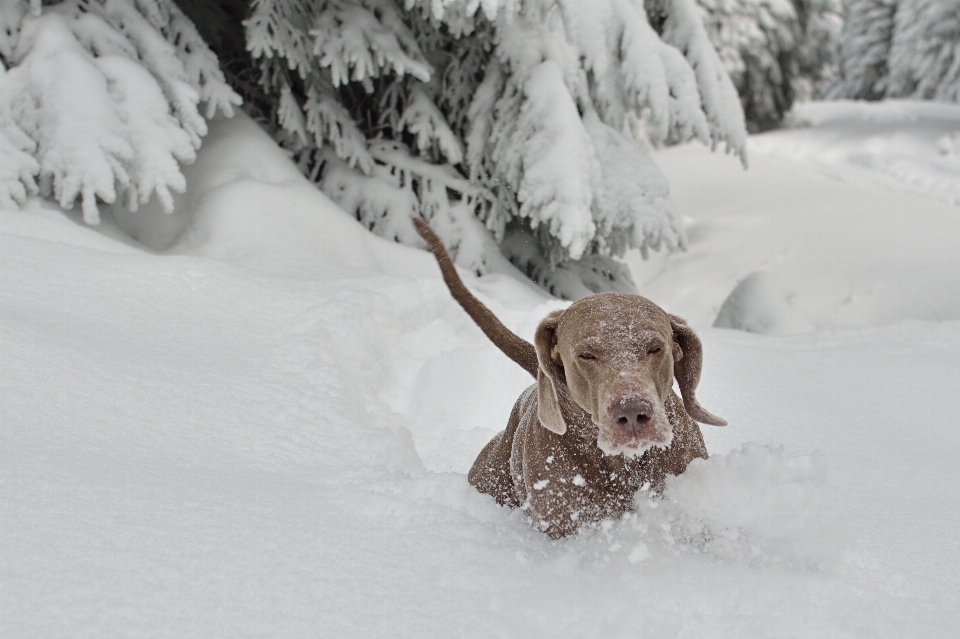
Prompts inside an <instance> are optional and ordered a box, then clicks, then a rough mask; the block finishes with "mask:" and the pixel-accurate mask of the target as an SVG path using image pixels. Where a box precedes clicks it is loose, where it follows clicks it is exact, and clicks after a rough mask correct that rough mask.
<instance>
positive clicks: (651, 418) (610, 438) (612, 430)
mask: <svg viewBox="0 0 960 639" xmlns="http://www.w3.org/2000/svg"><path fill="white" fill-rule="evenodd" d="M606 412H607V415H606V419H603V420H602V421H603V423H601V424H598V426H599V430H600V432H599V434H598V437H597V445H598V446H599V447H600V450H602V451H603V452H605V453H607V454H608V455H618V454H621V453H623V454H625V455H627V456H628V457H633V456H637V455H641V454H643V453H644V452H645V451H646V450H647V449H649V448H651V447H653V446H669V445H670V442H671V441H672V440H673V429H672V428H671V427H670V421H669V420H668V419H667V415H666V412H665V411H664V409H663V406H662V405H660V402H654V401H651V400H650V399H647V398H646V397H639V396H637V397H623V398H621V399H618V400H616V401H615V402H613V403H612V404H610V405H609V407H608V408H607V411H606Z"/></svg>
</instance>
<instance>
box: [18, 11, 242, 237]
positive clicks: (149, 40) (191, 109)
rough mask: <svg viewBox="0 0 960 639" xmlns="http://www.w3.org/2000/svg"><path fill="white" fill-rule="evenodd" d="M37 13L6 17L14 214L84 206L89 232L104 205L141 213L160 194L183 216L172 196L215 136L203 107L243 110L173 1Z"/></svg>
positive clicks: (166, 205) (229, 111) (167, 206)
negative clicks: (45, 201) (209, 135)
mask: <svg viewBox="0 0 960 639" xmlns="http://www.w3.org/2000/svg"><path fill="white" fill-rule="evenodd" d="M32 9H34V10H31V11H29V12H28V11H27V6H26V3H22V2H15V3H5V6H4V11H3V14H2V20H3V22H4V24H3V25H2V26H3V27H4V29H3V32H4V39H3V41H2V46H0V54H2V56H3V58H4V60H5V61H6V63H7V64H8V65H9V68H7V69H5V70H4V80H3V85H4V91H3V97H2V103H3V104H2V107H0V118H2V123H0V127H2V130H3V134H4V137H5V138H6V139H7V140H9V141H10V144H9V145H7V144H6V143H5V144H4V151H3V155H4V157H5V162H4V164H5V168H4V169H3V192H2V194H0V198H2V200H3V203H4V204H6V205H9V204H10V203H11V202H13V203H21V202H22V201H23V199H24V197H25V195H26V193H30V192H36V191H39V192H40V193H41V194H42V195H45V196H52V197H54V198H56V200H57V201H58V202H59V203H60V205H61V206H63V207H64V208H72V207H73V205H74V202H75V201H76V199H77V198H80V200H81V206H82V210H83V217H84V220H85V221H86V222H87V223H89V224H96V223H97V222H98V221H99V219H100V214H99V209H98V205H97V203H98V201H103V202H107V203H112V202H115V201H116V200H117V199H118V198H119V197H121V196H123V197H124V198H125V201H126V204H127V206H128V207H129V208H130V210H135V209H136V208H137V207H138V205H139V204H143V203H145V202H147V201H148V200H149V199H150V198H151V197H153V196H154V195H155V196H156V197H157V199H158V200H159V201H160V203H161V204H162V205H163V207H164V209H165V210H167V211H168V212H169V211H172V210H173V198H172V195H171V191H176V192H182V191H183V190H184V189H185V188H186V181H185V179H184V177H183V174H182V173H181V172H180V163H181V162H191V161H193V159H194V157H195V153H196V149H197V148H199V146H200V141H201V138H202V136H204V135H205V134H206V132H207V125H206V121H205V120H204V118H203V116H202V115H201V114H200V113H199V111H198V106H199V105H200V104H201V103H202V102H207V113H208V115H210V116H212V115H213V113H214V112H216V110H218V109H219V110H221V111H223V112H224V113H225V114H226V115H228V116H229V115H231V114H232V112H233V111H232V107H233V105H236V104H239V102H240V98H239V96H237V95H236V93H234V92H233V91H232V89H230V88H229V87H228V86H227V85H226V83H225V81H224V79H223V75H222V73H221V72H220V70H219V67H218V65H217V60H216V57H215V56H214V55H213V53H212V52H211V51H210V50H209V49H208V48H207V47H206V45H205V44H204V43H203V41H202V39H200V37H199V34H197V33H196V30H195V29H193V27H192V24H191V23H190V22H189V20H187V18H186V17H185V16H183V14H182V13H181V12H180V10H179V9H178V8H177V7H176V6H175V5H174V4H173V3H172V2H171V1H170V0H137V2H136V3H134V2H132V1H131V0H102V1H99V0H67V1H65V2H61V3H58V4H55V5H51V6H46V7H43V8H42V11H35V9H36V7H32ZM168 37H169V40H168ZM7 158H9V161H10V164H9V165H7V161H6V159H7ZM31 159H32V160H33V161H32V162H31V161H30V160H31ZM8 166H9V168H7V167H8ZM18 183H19V184H18Z"/></svg>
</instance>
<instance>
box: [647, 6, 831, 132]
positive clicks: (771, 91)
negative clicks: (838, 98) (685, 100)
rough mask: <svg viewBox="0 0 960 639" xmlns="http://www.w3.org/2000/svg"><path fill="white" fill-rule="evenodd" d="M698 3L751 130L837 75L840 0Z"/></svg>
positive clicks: (775, 119)
mask: <svg viewBox="0 0 960 639" xmlns="http://www.w3.org/2000/svg"><path fill="white" fill-rule="evenodd" d="M697 2H698V4H699V6H700V9H701V11H702V12H703V15H704V24H705V25H706V28H707V33H708V35H709V36H710V41H711V42H712V43H713V45H714V46H715V47H716V48H717V51H718V53H719V54H720V58H721V59H722V60H723V63H724V66H725V67H726V69H727V71H728V72H729V73H730V76H731V78H732V79H733V82H734V84H735V85H736V87H737V91H738V93H739V94H740V101H741V103H742V104H743V110H744V114H745V116H746V119H747V126H748V128H750V129H751V130H754V131H756V130H763V129H768V128H771V127H773V126H776V125H778V124H779V123H780V122H781V121H782V119H783V116H784V114H785V113H786V112H787V111H788V110H789V109H790V107H791V105H792V104H793V101H794V99H795V98H802V99H809V98H811V97H814V96H815V95H817V94H818V93H819V91H820V90H821V88H822V85H823V84H824V83H825V81H826V80H828V79H830V78H832V76H833V73H834V66H835V64H836V56H837V49H838V44H839V35H840V29H841V25H842V17H841V11H842V7H841V5H840V0H697ZM648 4H649V3H648Z"/></svg>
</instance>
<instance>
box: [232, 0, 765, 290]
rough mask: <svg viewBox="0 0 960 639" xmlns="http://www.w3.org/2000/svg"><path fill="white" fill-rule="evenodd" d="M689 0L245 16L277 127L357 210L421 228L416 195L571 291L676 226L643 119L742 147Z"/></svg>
mask: <svg viewBox="0 0 960 639" xmlns="http://www.w3.org/2000/svg"><path fill="white" fill-rule="evenodd" d="M692 2H693V0H662V2H661V4H664V7H665V11H666V13H667V15H668V17H667V20H666V23H665V25H666V26H665V27H664V25H661V24H658V25H657V27H658V28H654V26H653V25H652V24H651V22H650V19H649V18H648V12H647V8H646V7H645V4H644V1H643V0H592V1H590V2H587V1H585V0H526V1H524V2H518V1H516V0H404V1H403V2H400V1H399V0H396V1H395V0H315V1H314V2H308V1H307V0H255V2H254V4H253V13H252V15H251V18H250V19H248V20H247V21H246V23H245V24H246V28H247V35H248V47H249V49H250V51H251V52H252V53H253V55H254V57H255V58H256V59H257V61H258V64H259V65H260V68H261V72H262V84H263V86H264V88H265V89H267V90H268V91H270V92H274V93H279V99H278V102H277V110H276V113H275V117H276V124H277V126H278V129H279V131H280V133H279V135H278V136H279V138H280V139H281V140H283V143H284V144H286V145H287V146H288V147H289V148H290V149H291V150H292V151H293V152H294V153H295V155H296V157H297V160H298V162H299V163H300V166H301V167H302V169H303V170H304V172H305V173H306V174H307V175H308V176H310V177H311V178H312V179H314V180H315V181H317V182H318V184H319V186H320V187H321V188H322V189H324V191H326V192H327V193H328V194H329V195H331V196H332V197H333V198H334V199H335V200H337V201H338V202H341V203H342V205H343V206H344V207H345V208H346V209H347V210H348V211H351V212H353V213H354V214H355V215H356V216H357V218H358V219H359V220H360V221H361V222H363V223H364V224H366V225H367V226H368V227H369V228H370V229H371V230H373V231H374V232H377V233H380V234H383V235H385V236H387V237H391V238H393V239H397V240H398V241H404V242H407V241H409V242H413V243H417V244H418V243H419V240H418V238H417V237H416V236H415V235H412V234H409V233H407V226H408V224H407V220H406V217H407V216H408V215H409V214H410V212H411V211H416V212H417V214H419V215H422V216H423V217H424V218H425V219H431V221H433V222H435V224H437V225H438V226H439V227H440V228H438V232H440V234H441V237H443V239H444V240H445V241H446V242H447V243H448V244H451V245H460V244H463V243H465V242H468V239H467V238H473V239H470V240H469V241H470V242H473V240H474V239H476V238H478V237H480V236H481V235H483V236H486V235H484V234H487V233H488V232H489V234H490V235H492V238H493V239H494V240H495V241H496V242H498V243H499V244H500V246H501V248H502V250H503V252H504V253H505V254H506V255H507V256H508V257H510V258H511V259H513V260H514V261H515V262H516V263H517V264H521V263H522V264H524V265H526V266H524V267H523V268H525V269H527V270H528V272H536V273H538V274H539V275H537V277H538V278H539V279H541V281H546V279H545V278H546V277H547V276H546V275H543V273H548V272H553V271H556V270H557V269H563V272H564V273H565V274H566V275H564V276H563V277H560V278H559V279H557V278H554V279H553V280H551V281H553V282H554V283H555V284H556V285H557V286H559V287H560V288H559V289H558V290H560V291H561V292H562V294H564V295H575V294H576V293H577V292H578V291H581V290H582V288H577V287H570V286H568V285H567V284H563V282H567V283H569V282H570V281H571V278H575V277H579V276H582V277H583V278H587V279H589V281H590V282H591V284H590V286H588V287H587V288H590V287H595V286H599V285H600V284H598V283H599V282H601V281H602V280H603V278H604V277H607V276H609V281H610V286H614V280H616V282H617V284H616V286H630V285H631V284H630V282H629V278H628V277H624V276H623V272H622V271H621V270H618V268H617V267H616V265H615V264H614V263H613V262H612V261H611V259H612V258H613V257H617V256H620V255H622V254H623V253H624V251H626V250H628V249H630V248H639V249H640V250H641V251H643V252H644V253H646V252H647V251H648V250H650V249H657V248H659V247H664V246H665V247H668V248H670V249H675V248H681V247H683V246H684V238H683V233H682V230H681V228H680V226H679V224H678V223H677V222H676V220H675V218H674V215H673V211H672V208H671V206H670V202H669V192H668V188H667V185H666V181H665V180H664V179H663V176H662V175H661V174H660V172H659V171H658V170H657V168H656V166H655V165H654V164H653V162H652V161H650V159H649V156H648V155H647V151H646V150H644V148H642V147H641V146H639V145H638V142H637V139H639V138H635V137H634V133H633V131H634V130H638V129H641V128H644V127H645V128H647V129H649V131H647V132H645V135H646V137H647V138H648V139H650V140H652V141H653V142H654V143H672V142H678V141H683V140H688V139H693V138H695V139H699V140H701V141H702V142H704V143H707V144H714V145H715V144H717V143H718V142H726V143H727V145H728V148H729V149H731V150H733V151H734V152H735V153H737V154H738V155H740V156H741V157H743V154H744V145H745V141H746V130H745V126H744V118H743V111H742V108H741V107H740V102H739V98H738V96H737V94H736V91H735V89H734V87H733V84H732V82H731V81H730V78H729V76H728V75H727V72H726V71H725V70H724V68H723V66H722V65H721V64H720V59H719V57H718V56H717V54H716V52H715V51H714V50H713V49H712V46H711V44H710V42H709V40H708V39H707V36H706V31H705V29H704V27H703V23H702V18H701V17H700V15H699V13H697V10H696V8H695V6H694V5H693V4H692ZM660 27H663V29H662V31H661V30H660V29H659V28H660ZM294 71H296V73H294ZM638 123H640V124H639V125H638ZM364 147H365V148H364ZM388 151H389V152H388ZM335 160H336V161H335ZM427 167H434V169H428V168H427ZM381 182H384V183H387V185H388V187H389V188H388V187H385V186H382V185H380V183H381ZM481 193H482V194H483V195H482V196H481V195H480V194H481ZM391 198H392V199H391ZM464 202H468V203H467V204H465V203H464ZM436 211H441V212H442V214H441V215H440V216H439V217H435V212H436ZM465 212H468V213H469V215H467V213H465ZM440 219H446V220H449V221H450V224H449V226H448V227H445V226H444V223H442V222H438V221H437V220H440ZM468 219H469V221H467V220H468ZM479 224H482V225H483V226H485V228H486V230H485V231H484V230H480V231H478V229H482V227H480V226H479ZM444 229H446V230H444ZM444 233H448V235H444ZM477 233H479V234H480V235H476V234H477ZM520 236H523V237H525V238H529V237H534V238H536V242H535V247H536V253H537V255H538V256H539V257H538V258H537V259H536V260H534V259H532V258H531V257H530V256H529V255H527V254H526V253H524V254H523V255H521V254H520V253H517V252H516V250H517V249H516V247H517V246H520V245H522V244H523V242H516V241H514V240H513V239H511V238H516V237H520ZM524 241H526V240H524ZM477 242H478V243H475V244H476V245H478V246H479V245H480V244H483V242H481V241H480V240H477ZM457 259H458V260H459V259H460V258H459V257H458V258H457ZM467 261H468V262H469V263H470V264H471V265H472V266H476V265H477V264H480V263H482V262H485V263H489V260H488V259H486V258H484V259H483V260H479V261H477V260H473V259H472V258H471V259H468V260H467ZM588 261H589V262H590V264H591V265H592V266H590V267H589V268H580V267H576V266H572V264H573V263H574V262H577V263H582V264H586V263H587V262H588ZM558 272H559V271H558ZM576 274H579V275H576ZM604 274H605V275H604ZM585 281H586V280H584V282H585ZM601 288H602V286H601Z"/></svg>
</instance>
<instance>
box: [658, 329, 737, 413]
mask: <svg viewBox="0 0 960 639" xmlns="http://www.w3.org/2000/svg"><path fill="white" fill-rule="evenodd" d="M670 325H671V326H672V327H673V341H674V349H673V374H674V376H675V377H676V378H677V385H678V386H680V394H681V395H682V396H683V407H684V408H685V409H687V414H688V415H690V417H692V418H693V419H695V420H696V421H698V422H701V423H703V424H711V425H713V426H726V425H727V422H726V420H723V419H720V418H719V417H717V416H716V415H712V414H710V413H709V412H708V411H707V410H706V409H705V408H704V407H703V406H701V405H700V402H698V401H697V385H698V384H699V383H700V369H701V368H703V346H702V345H701V344H700V338H699V337H697V334H696V333H694V332H693V329H692V328H690V325H689V324H687V322H686V321H684V320H683V319H682V318H679V317H677V316H676V315H671V316H670Z"/></svg>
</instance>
